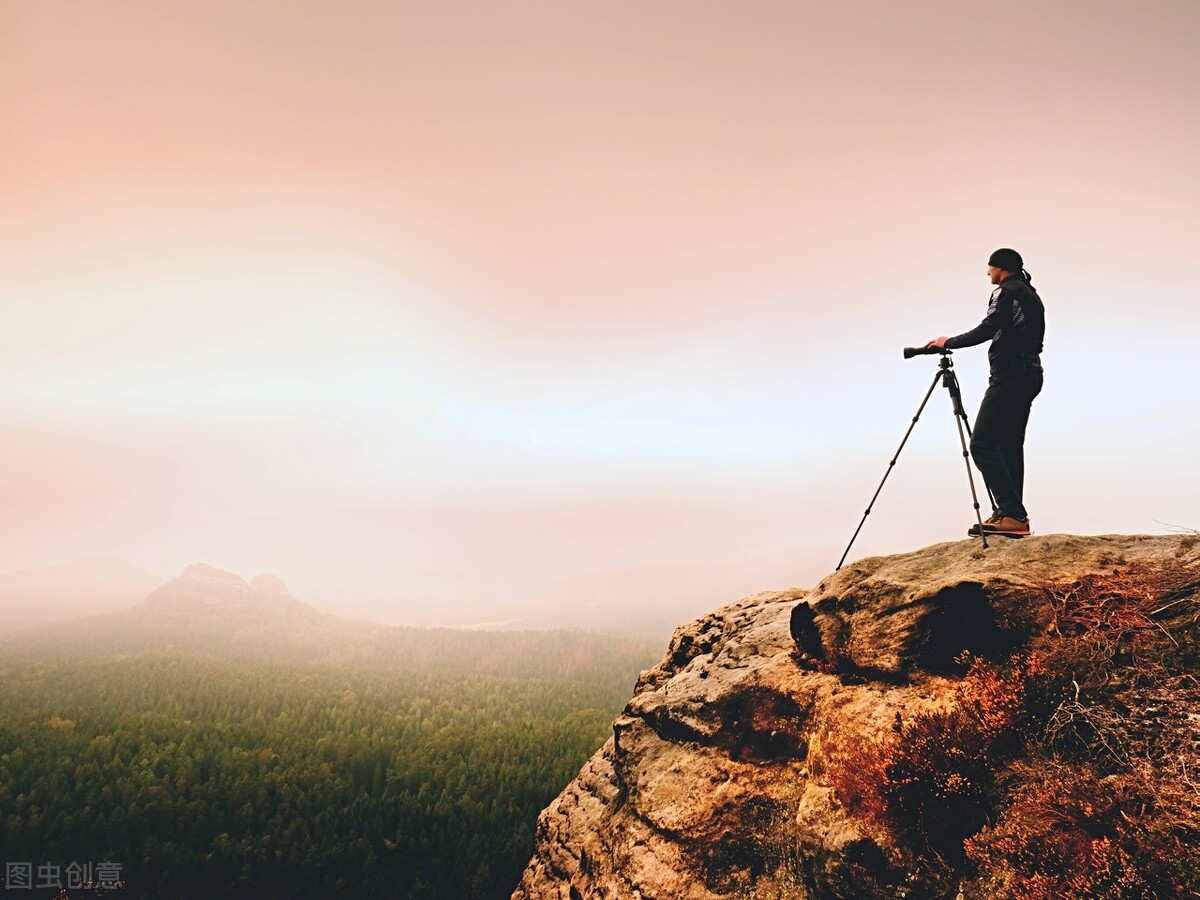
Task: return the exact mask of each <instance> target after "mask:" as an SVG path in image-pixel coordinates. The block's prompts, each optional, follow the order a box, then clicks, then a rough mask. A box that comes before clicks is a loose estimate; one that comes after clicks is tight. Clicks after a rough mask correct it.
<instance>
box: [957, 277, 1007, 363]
mask: <svg viewBox="0 0 1200 900" xmlns="http://www.w3.org/2000/svg"><path fill="white" fill-rule="evenodd" d="M1012 309H1013V301H1012V295H1011V294H1010V293H1009V292H1008V291H997V292H996V295H995V296H994V297H992V302H991V303H989V304H988V311H987V315H986V316H984V318H983V321H982V322H980V323H979V324H978V325H976V326H975V327H974V328H972V329H971V330H970V331H964V332H963V333H962V334H959V335H955V336H954V337H952V338H947V339H946V349H948V350H959V349H961V348H963V347H974V346H975V345H976V344H982V343H983V342H984V341H986V340H990V339H991V338H994V337H995V336H996V332H997V331H999V330H1000V329H1001V328H1003V327H1004V326H1005V325H1006V324H1009V323H1011V322H1012Z"/></svg>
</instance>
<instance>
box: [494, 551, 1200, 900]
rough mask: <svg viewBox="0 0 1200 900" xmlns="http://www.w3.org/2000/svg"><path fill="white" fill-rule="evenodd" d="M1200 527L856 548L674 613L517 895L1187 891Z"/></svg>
mask: <svg viewBox="0 0 1200 900" xmlns="http://www.w3.org/2000/svg"><path fill="white" fill-rule="evenodd" d="M1198 586H1200V541H1197V539H1196V537H1195V536H1189V535H1175V536H1169V537H1146V536H1104V537H1074V536H1066V535H1050V536H1045V537H1031V538H1027V539H1025V540H1021V541H1004V540H997V541H995V542H994V543H993V546H992V547H991V548H990V549H988V550H986V551H984V550H982V549H981V548H980V546H979V545H978V544H977V543H975V542H971V541H959V542H954V543H947V544H941V545H937V546H933V547H929V548H927V549H925V550H921V551H919V552H916V553H909V554H905V555H900V556H891V557H879V558H872V559H865V560H862V561H859V562H857V563H854V564H851V565H848V566H847V567H846V568H844V569H842V571H840V572H838V573H837V574H834V575H831V576H830V577H828V578H827V579H825V580H824V581H823V582H822V583H821V584H820V585H818V586H817V587H816V588H814V589H812V590H790V591H785V592H781V593H763V594H757V595H754V596H751V597H747V598H745V599H743V600H740V601H738V602H737V603H734V604H732V605H731V606H727V607H725V608H723V609H720V610H718V611H717V612H714V613H712V614H710V615H708V616H705V617H704V618H702V619H699V620H697V621H695V622H692V623H690V624H688V625H684V626H682V627H680V628H679V629H677V630H676V632H675V635H674V637H673V639H672V641H671V643H670V646H669V648H668V650H667V654H666V656H665V657H664V659H663V660H662V662H661V663H660V664H659V665H658V666H657V667H656V668H654V669H651V670H649V671H647V672H644V673H643V674H642V676H641V678H640V679H639V681H638V683H637V686H636V688H635V691H634V696H633V698H632V699H631V700H630V702H629V704H628V706H627V707H626V708H625V710H624V712H623V714H622V715H621V716H620V717H619V718H618V719H617V720H616V722H614V724H613V736H612V738H611V739H610V740H609V741H608V742H607V743H606V744H605V745H604V747H603V748H602V749H601V750H600V751H599V752H597V753H596V754H595V755H594V756H593V757H592V758H591V759H590V760H589V761H588V762H587V763H586V764H585V766H584V767H583V770H582V771H581V772H580V773H579V776H578V777H577V778H576V779H575V781H573V782H572V783H571V784H570V785H569V786H568V787H567V788H566V790H564V791H563V792H562V794H561V795H560V796H559V797H558V798H557V799H556V800H555V801H554V802H553V803H552V804H551V805H550V806H549V807H548V808H547V809H546V810H545V811H544V812H543V813H542V815H541V816H540V818H539V820H538V824H537V830H536V845H535V853H534V856H533V859H532V860H531V861H530V863H529V865H528V867H527V868H526V870H525V873H524V875H523V877H522V880H521V883H520V885H519V886H518V888H517V890H516V892H515V893H514V894H513V897H514V898H515V900H534V898H538V900H541V898H563V900H569V898H575V900H586V898H613V900H616V898H623V900H624V898H657V900H675V898H694V900H710V898H714V900H715V898H810V897H812V898H816V897H837V898H860V897H911V898H917V897H937V898H941V897H946V898H951V897H962V898H971V897H1009V896H1011V897H1037V898H1041V897H1045V898H1050V897H1158V896H1171V897H1175V896H1193V897H1196V896H1200V861H1198V859H1197V854H1198V851H1197V849H1196V848H1197V847H1198V846H1200V681H1197V675H1198V674H1200V673H1198V672H1197V660H1198V656H1200V654H1198V651H1197V637H1196V624H1197V619H1198V617H1200V600H1198V593H1197V590H1198Z"/></svg>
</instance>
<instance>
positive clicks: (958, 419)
mask: <svg viewBox="0 0 1200 900" xmlns="http://www.w3.org/2000/svg"><path fill="white" fill-rule="evenodd" d="M948 378H950V379H953V378H954V375H953V373H949V374H948ZM957 386H958V384H957V380H955V387H957ZM947 387H949V385H947ZM950 396H951V398H953V399H952V403H953V405H954V424H955V425H957V426H958V443H959V445H960V446H961V447H962V455H963V462H964V463H966V465H967V483H968V484H969V485H971V502H972V503H973V504H975V521H976V522H977V523H978V524H979V537H980V539H981V540H982V541H983V549H984V550H986V549H987V545H988V542H987V535H986V534H985V533H984V531H983V519H982V518H980V515H979V495H978V494H977V493H975V476H974V475H972V474H971V454H970V452H968V450H967V439H966V437H965V436H964V435H963V423H964V422H965V421H966V419H967V414H966V413H965V412H964V411H963V408H962V400H961V398H959V397H957V396H956V395H955V393H954V389H953V388H951V390H950ZM967 428H968V430H970V426H969V425H968V426H967ZM985 486H986V484H985ZM988 496H989V497H990V496H991V491H990V490H989V491H988Z"/></svg>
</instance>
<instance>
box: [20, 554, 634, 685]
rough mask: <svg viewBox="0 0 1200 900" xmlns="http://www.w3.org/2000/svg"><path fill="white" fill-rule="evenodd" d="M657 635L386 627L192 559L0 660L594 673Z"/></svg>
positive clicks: (276, 581)
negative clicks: (150, 657)
mask: <svg viewBox="0 0 1200 900" xmlns="http://www.w3.org/2000/svg"><path fill="white" fill-rule="evenodd" d="M657 646H658V645H657V643H653V644H652V643H649V642H646V641H642V640H636V639H630V638H619V637H613V636H605V635H597V634H586V633H582V632H569V631H504V632H497V631H477V630H467V629H450V628H406V627H389V626H384V625H377V624H373V623H369V622H362V621H349V620H346V619H341V618H339V617H337V616H334V615H331V614H329V613H325V612H321V611H320V610H318V609H316V608H314V607H312V606H310V605H308V604H307V603H304V602H302V601H300V600H298V599H296V598H295V597H293V596H292V594H291V592H290V591H289V590H288V588H287V585H286V584H285V583H284V582H283V581H282V579H280V578H278V577H276V576H274V575H258V576H256V577H255V578H254V579H252V580H251V581H246V580H245V579H244V578H242V577H241V576H240V575H237V574H235V573H233V572H227V571H224V570H222V569H217V568H215V567H213V566H210V565H205V564H203V563H197V564H195V565H191V566H188V567H187V568H186V569H184V571H183V573H182V574H181V575H179V576H178V577H176V578H173V579H171V580H170V581H168V582H167V583H166V584H163V585H162V586H161V587H159V588H157V589H156V590H154V591H153V592H151V593H150V595H149V596H147V597H146V599H145V600H144V601H143V602H142V603H140V604H138V605H136V606H133V607H131V608H128V609H123V610H120V611H118V612H115V613H107V614H104V615H98V616H90V617H86V618H80V619H75V620H72V621H69V622H58V623H53V624H48V625H43V626H40V627H36V628H29V629H26V630H24V631H22V632H20V633H19V634H16V635H13V636H11V637H6V638H3V639H0V660H4V659H22V660H29V659H31V658H34V659H52V658H62V657H63V656H67V657H88V658H96V657H121V656H124V657H129V656H142V655H146V654H169V655H174V656H193V657H194V656H201V657H208V658H215V659H237V660H270V661H277V662H289V663H302V664H307V663H318V664H346V665H356V666H360V665H366V666H383V667H388V668H398V669H412V670H420V671H446V672H451V671H453V672H476V673H480V674H484V673H486V674H500V675H514V676H521V675H539V676H549V675H553V676H559V677H581V678H586V677H592V676H594V675H597V674H600V673H601V671H604V670H608V669H609V668H611V667H612V666H613V665H614V664H615V663H617V662H620V663H621V664H624V662H626V661H631V660H637V661H638V663H639V664H642V663H644V662H646V661H647V660H649V659H652V658H653V657H654V656H655V655H656V647H657Z"/></svg>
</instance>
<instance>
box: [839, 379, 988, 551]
mask: <svg viewBox="0 0 1200 900" xmlns="http://www.w3.org/2000/svg"><path fill="white" fill-rule="evenodd" d="M941 379H942V370H941V369H938V372H937V374H936V375H934V376H933V384H931V385H930V386H929V390H928V391H926V392H925V399H924V400H922V401H921V405H920V406H919V407H917V414H916V415H915V416H913V418H912V422H910V423H909V425H908V431H906V432H904V438H903V440H901V441H900V446H899V447H897V448H896V455H895V456H893V457H892V461H891V462H889V463H888V467H887V471H885V472H884V473H883V480H882V481H880V482H879V487H877V488H875V496H873V497H872V498H871V502H870V503H868V504H867V511H866V512H865V513H863V517H862V521H861V522H859V523H858V527H857V528H855V529H854V536H853V537H851V538H850V543H849V544H847V545H846V552H845V553H843V554H842V558H841V559H840V560H838V564H837V569H835V570H834V571H835V572H837V571H840V570H841V568H842V564H843V563H845V562H846V557H847V556H848V555H849V553H850V548H851V547H853V546H854V542H855V541H856V540H857V539H858V533H859V532H860V531H862V527H863V525H865V524H866V523H867V516H869V515H870V514H871V508H872V507H873V506H874V505H875V501H876V500H878V499H879V492H880V491H882V490H883V483H884V482H885V481H887V480H888V476H889V475H891V474H892V469H893V468H895V466H896V460H898V459H899V458H900V451H901V450H903V449H904V445H905V444H906V443H908V436H909V435H910V434H912V432H913V429H914V428H916V427H917V420H918V419H919V418H921V413H923V412H924V411H925V404H926V403H928V402H929V398H930V397H932V396H933V389H934V388H936V387H937V385H938V382H939V381H941ZM960 436H961V429H960ZM968 465H969V464H968ZM971 492H972V493H974V492H975V487H974V484H972V486H971ZM975 509H976V510H978V509H979V502H978V501H976V503H975ZM981 527H982V526H981ZM984 546H986V544H985V545H984Z"/></svg>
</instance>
